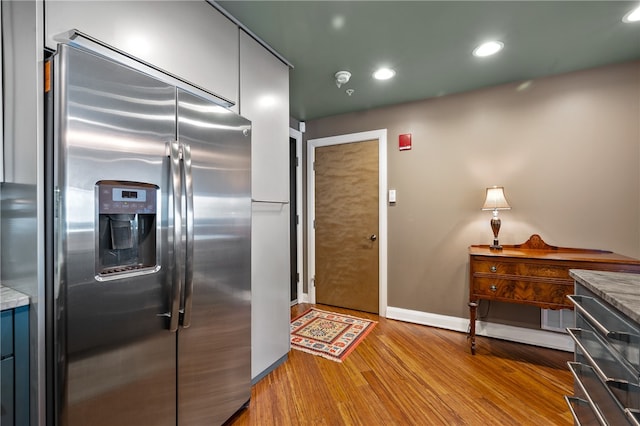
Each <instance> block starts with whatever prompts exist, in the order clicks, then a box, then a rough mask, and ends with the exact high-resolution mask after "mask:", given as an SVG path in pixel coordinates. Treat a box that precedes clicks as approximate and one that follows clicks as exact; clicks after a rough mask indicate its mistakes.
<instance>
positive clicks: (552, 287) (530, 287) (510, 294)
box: [472, 278, 573, 307]
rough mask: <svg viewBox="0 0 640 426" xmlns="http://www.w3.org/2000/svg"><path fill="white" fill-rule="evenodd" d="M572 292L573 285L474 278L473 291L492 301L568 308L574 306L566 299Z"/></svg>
mask: <svg viewBox="0 0 640 426" xmlns="http://www.w3.org/2000/svg"><path fill="white" fill-rule="evenodd" d="M572 292H573V287H572V286H571V285H565V284H549V283H539V282H531V281H526V280H504V279H498V278H474V279H473V289H472V293H473V294H474V295H477V296H481V297H486V298H491V299H501V300H509V301H515V302H517V301H523V302H537V303H548V304H550V305H558V306H566V307H571V306H572V305H571V304H570V303H569V300H568V299H567V297H566V296H567V295H568V294H571V293H572Z"/></svg>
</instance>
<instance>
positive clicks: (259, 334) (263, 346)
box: [251, 203, 291, 379]
mask: <svg viewBox="0 0 640 426" xmlns="http://www.w3.org/2000/svg"><path fill="white" fill-rule="evenodd" d="M252 214H253V216H252V220H251V377H252V378H253V379H255V378H256V377H257V376H260V375H261V374H262V373H265V372H267V371H265V370H268V369H270V367H272V366H274V364H275V363H276V362H278V361H279V360H281V359H282V358H283V357H284V356H285V355H286V354H287V353H288V352H289V333H290V331H289V321H290V304H291V302H290V300H291V299H290V285H289V281H290V277H289V262H290V259H289V205H288V204H283V203H253V212H252Z"/></svg>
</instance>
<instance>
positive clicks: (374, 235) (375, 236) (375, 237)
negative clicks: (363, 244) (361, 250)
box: [369, 234, 378, 241]
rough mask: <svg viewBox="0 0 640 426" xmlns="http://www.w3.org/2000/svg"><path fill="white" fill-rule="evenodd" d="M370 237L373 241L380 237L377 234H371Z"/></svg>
mask: <svg viewBox="0 0 640 426" xmlns="http://www.w3.org/2000/svg"><path fill="white" fill-rule="evenodd" d="M369 239H370V240H371V241H375V240H377V239H378V236H377V235H376V234H371V236H370V237H369Z"/></svg>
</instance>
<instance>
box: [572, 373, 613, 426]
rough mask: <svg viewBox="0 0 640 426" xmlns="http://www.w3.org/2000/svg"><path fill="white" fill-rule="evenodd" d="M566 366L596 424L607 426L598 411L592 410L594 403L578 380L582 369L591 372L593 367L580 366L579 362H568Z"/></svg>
mask: <svg viewBox="0 0 640 426" xmlns="http://www.w3.org/2000/svg"><path fill="white" fill-rule="evenodd" d="M567 364H568V365H569V370H571V374H572V375H573V379H574V383H575V384H576V385H577V386H578V387H579V388H580V391H581V393H582V394H583V395H584V396H585V397H586V401H585V402H586V403H587V405H589V406H590V407H591V409H592V411H593V414H594V415H595V416H596V417H597V419H598V422H600V424H602V425H606V424H608V423H607V422H606V421H605V419H603V418H602V415H601V414H600V411H599V410H597V409H594V407H595V405H596V404H595V403H594V401H593V399H592V398H591V395H590V394H589V391H588V390H587V389H586V388H585V387H584V384H583V383H582V380H581V379H580V374H579V373H580V372H582V369H583V368H590V369H592V370H593V367H589V366H586V365H584V364H581V363H579V362H568V363H567ZM594 371H595V370H594ZM583 401H584V400H583ZM569 406H570V407H571V404H569Z"/></svg>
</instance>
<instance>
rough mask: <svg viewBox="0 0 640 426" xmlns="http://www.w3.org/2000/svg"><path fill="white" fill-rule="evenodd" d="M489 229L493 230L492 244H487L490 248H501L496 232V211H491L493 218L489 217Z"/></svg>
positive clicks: (497, 220)
mask: <svg viewBox="0 0 640 426" xmlns="http://www.w3.org/2000/svg"><path fill="white" fill-rule="evenodd" d="M491 230H492V231H493V244H491V245H490V246H489V249H491V250H502V246H501V245H500V243H499V242H498V232H500V218H499V217H498V211H497V210H494V211H493V218H492V219H491Z"/></svg>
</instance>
